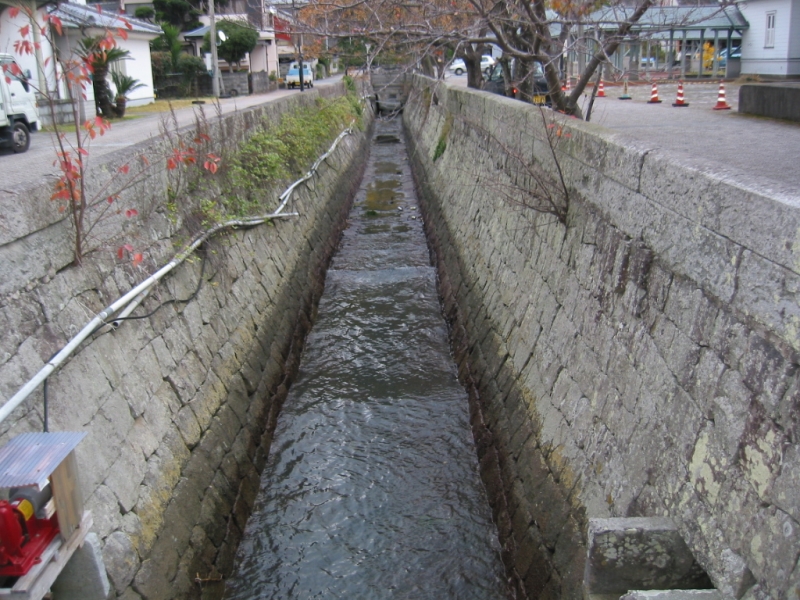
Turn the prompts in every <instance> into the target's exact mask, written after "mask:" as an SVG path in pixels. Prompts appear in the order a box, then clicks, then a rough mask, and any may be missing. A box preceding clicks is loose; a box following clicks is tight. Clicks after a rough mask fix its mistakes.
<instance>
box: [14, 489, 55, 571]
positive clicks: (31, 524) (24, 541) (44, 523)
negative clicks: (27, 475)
mask: <svg viewBox="0 0 800 600" xmlns="http://www.w3.org/2000/svg"><path fill="white" fill-rule="evenodd" d="M52 505H53V502H52V494H51V492H50V486H48V487H46V488H45V489H44V490H42V491H41V492H40V491H38V490H36V489H34V488H22V489H17V490H11V494H10V499H9V500H8V501H6V500H0V577H19V576H22V575H25V574H26V573H27V572H28V571H29V570H30V568H31V567H32V566H33V565H35V564H36V563H37V562H39V561H40V558H39V557H40V556H41V555H42V552H44V550H45V549H46V548H47V546H48V545H49V544H50V542H51V541H52V540H53V538H55V537H56V535H58V518H57V517H56V516H55V514H53V513H54V511H53V509H52Z"/></svg>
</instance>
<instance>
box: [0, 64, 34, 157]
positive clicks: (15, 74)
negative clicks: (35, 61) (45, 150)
mask: <svg viewBox="0 0 800 600" xmlns="http://www.w3.org/2000/svg"><path fill="white" fill-rule="evenodd" d="M0 66H2V72H0V145H2V146H5V147H10V148H11V149H12V150H13V151H14V152H17V153H19V152H25V151H26V150H27V149H28V147H29V146H30V144H31V132H32V131H38V130H39V129H41V122H40V121H39V108H38V107H37V106H36V93H35V92H34V90H33V86H31V84H30V83H28V77H29V76H30V74H29V73H28V74H25V73H23V72H22V70H21V69H20V68H19V66H18V65H17V63H16V62H14V57H13V56H11V55H10V54H0Z"/></svg>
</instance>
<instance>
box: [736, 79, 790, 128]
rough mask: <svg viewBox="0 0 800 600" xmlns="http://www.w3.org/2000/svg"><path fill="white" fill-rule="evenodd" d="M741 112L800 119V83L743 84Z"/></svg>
mask: <svg viewBox="0 0 800 600" xmlns="http://www.w3.org/2000/svg"><path fill="white" fill-rule="evenodd" d="M739 112H740V113H746V114H749V115H759V116H762V117H772V118H773V119H787V120H789V121H800V83H760V84H746V85H743V86H742V87H740V88H739Z"/></svg>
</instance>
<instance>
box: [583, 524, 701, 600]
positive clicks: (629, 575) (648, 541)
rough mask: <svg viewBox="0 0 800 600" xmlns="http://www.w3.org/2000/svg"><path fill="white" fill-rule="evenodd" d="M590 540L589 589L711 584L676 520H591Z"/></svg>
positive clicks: (607, 591)
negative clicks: (680, 531) (684, 539)
mask: <svg viewBox="0 0 800 600" xmlns="http://www.w3.org/2000/svg"><path fill="white" fill-rule="evenodd" d="M587 541H588V557H587V560H586V570H585V573H584V585H585V588H586V592H587V593H589V594H620V595H622V594H625V593H626V592H628V590H637V589H644V590H652V589H656V590H669V589H673V588H710V587H711V585H710V582H709V581H708V576H707V575H706V574H705V572H704V571H703V570H702V569H701V568H700V566H699V565H698V564H697V563H696V562H695V560H694V557H693V556H692V553H691V552H690V551H689V548H688V547H687V546H686V543H685V542H684V541H683V538H682V537H681V535H680V533H679V532H678V529H677V527H676V526H675V523H674V522H673V521H672V520H671V519H667V518H662V517H651V518H646V517H635V518H615V519H589V532H588V540H587ZM676 600H677V599H676Z"/></svg>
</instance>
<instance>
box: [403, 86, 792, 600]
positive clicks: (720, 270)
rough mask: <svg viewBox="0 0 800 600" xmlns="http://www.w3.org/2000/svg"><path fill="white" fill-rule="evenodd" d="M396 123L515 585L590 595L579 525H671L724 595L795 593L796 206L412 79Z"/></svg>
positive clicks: (553, 594) (578, 127) (625, 145)
mask: <svg viewBox="0 0 800 600" xmlns="http://www.w3.org/2000/svg"><path fill="white" fill-rule="evenodd" d="M404 119H405V122H406V126H407V130H408V132H409V138H410V140H409V142H410V147H411V149H412V159H413V161H414V168H415V177H416V178H417V182H418V185H419V187H420V190H421V194H422V196H423V198H424V208H425V210H426V225H427V227H428V231H429V234H430V236H431V238H432V240H433V245H434V249H435V250H436V256H437V260H438V263H439V268H440V275H441V287H440V289H441V292H442V295H443V297H444V299H445V308H446V313H447V315H448V317H449V318H450V319H451V322H452V323H453V334H454V335H453V337H454V342H455V346H456V355H457V359H458V361H459V369H460V371H459V372H460V375H461V377H462V379H463V380H464V381H465V382H466V383H467V384H468V386H469V389H470V391H471V392H472V394H473V396H476V397H477V398H478V399H479V403H478V404H479V408H480V410H474V411H473V425H474V431H475V433H476V439H477V442H478V446H479V452H480V454H481V466H482V469H483V471H484V476H485V480H486V481H487V484H488V488H489V490H490V495H491V497H492V504H493V509H494V512H495V518H496V520H497V522H498V525H499V527H500V530H501V538H502V541H503V548H504V558H505V561H506V565H507V568H508V569H509V572H510V574H511V576H512V578H513V579H514V580H515V581H516V582H517V584H518V586H519V587H520V588H523V589H524V590H525V591H526V593H527V595H528V597H531V598H580V597H582V595H583V589H582V580H583V574H584V566H585V560H586V547H585V543H586V530H587V520H588V518H607V517H623V516H633V517H635V516H658V517H669V518H671V519H673V520H674V521H675V523H676V524H677V526H678V529H679V531H680V533H681V535H682V536H683V538H684V539H685V541H686V543H687V545H688V546H689V548H690V550H691V551H692V553H693V554H694V556H695V558H696V559H697V560H698V562H699V563H700V564H701V565H702V567H703V568H704V569H705V570H706V571H707V573H708V575H709V576H710V578H711V580H712V582H713V583H714V585H715V586H716V587H717V588H718V589H719V590H720V591H721V592H722V593H723V596H724V597H731V598H741V597H748V598H786V597H795V596H796V595H797V594H798V593H800V566H798V563H797V559H798V555H799V554H800V527H799V523H800V521H799V520H800V503H798V500H797V499H798V498H800V478H798V476H797V473H798V472H800V450H799V449H798V434H800V423H799V422H798V417H800V392H799V391H798V389H800V388H799V386H800V380H798V350H800V337H798V331H800V330H799V329H798V323H799V322H800V321H799V320H798V317H800V304H799V303H798V296H797V294H798V290H799V289H800V211H798V209H797V207H796V199H795V200H794V201H792V200H791V199H784V198H777V197H770V196H768V195H767V194H766V193H764V192H759V191H756V190H750V189H746V188H744V187H741V186H737V185H733V184H731V183H729V182H726V181H725V180H723V179H721V178H718V177H715V176H714V175H711V174H708V173H704V172H700V171H697V170H696V169H694V168H693V167H692V166H691V164H689V163H688V162H687V163H682V162H680V159H679V158H676V157H674V156H668V155H665V154H663V153H661V152H660V151H658V150H657V149H655V148H651V147H648V146H647V145H644V144H642V143H641V142H631V141H629V140H624V139H623V138H621V137H619V136H615V135H612V134H611V133H610V132H608V131H607V130H604V129H603V128H601V127H597V126H593V125H591V124H588V123H583V122H580V121H576V120H571V119H567V118H565V117H563V116H559V115H555V114H553V113H551V112H550V111H547V110H540V109H538V108H536V107H532V106H530V105H526V104H524V103H521V102H516V101H513V100H509V99H506V98H502V97H499V96H496V95H491V94H488V93H484V92H478V91H473V90H466V89H459V88H454V87H450V86H448V85H445V84H441V83H438V84H437V83H434V82H432V81H430V80H428V79H425V78H423V77H419V76H417V77H416V78H415V80H414V85H413V89H412V92H411V94H410V96H409V101H408V104H407V105H406V108H405V111H404ZM548 139H549V140H552V143H551V142H549V141H548ZM562 181H563V184H562V183H561V182H562ZM547 189H549V191H550V192H551V196H550V197H554V198H557V197H558V194H556V195H555V196H553V195H552V192H553V191H555V192H560V191H566V193H567V196H568V200H569V204H568V212H567V215H566V219H565V220H564V222H562V221H561V220H560V219H559V218H558V217H557V216H556V215H554V214H552V212H548V211H544V212H541V211H537V210H534V209H533V208H532V207H539V208H541V207H542V206H543V200H546V199H547V197H548V196H547V194H546V193H545V191H546V190H547Z"/></svg>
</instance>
